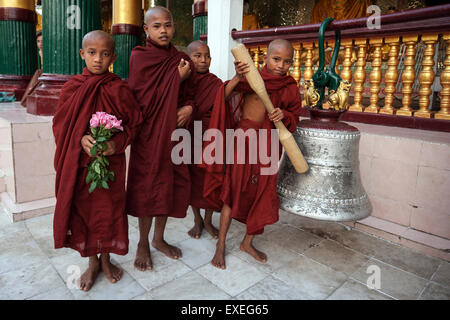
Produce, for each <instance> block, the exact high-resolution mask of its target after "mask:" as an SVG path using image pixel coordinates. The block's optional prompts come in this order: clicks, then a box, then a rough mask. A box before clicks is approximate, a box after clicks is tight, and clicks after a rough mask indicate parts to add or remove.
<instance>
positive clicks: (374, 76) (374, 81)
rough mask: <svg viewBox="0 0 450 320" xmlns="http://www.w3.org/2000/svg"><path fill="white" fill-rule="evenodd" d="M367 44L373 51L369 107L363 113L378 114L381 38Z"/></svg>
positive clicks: (371, 40)
mask: <svg viewBox="0 0 450 320" xmlns="http://www.w3.org/2000/svg"><path fill="white" fill-rule="evenodd" d="M369 43H370V44H371V45H372V46H373V47H374V48H375V49H374V51H373V60H372V72H370V76H369V79H370V105H369V106H368V107H367V108H365V109H364V112H372V113H377V112H378V108H379V107H378V93H379V92H380V82H381V68H380V67H381V46H382V45H383V38H377V39H370V41H369Z"/></svg>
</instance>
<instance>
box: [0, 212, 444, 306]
mask: <svg viewBox="0 0 450 320" xmlns="http://www.w3.org/2000/svg"><path fill="white" fill-rule="evenodd" d="M2 214H3V213H2V212H0V299H68V300H71V299H89V300H90V299H125V300H128V299H136V300H141V299H152V300H153V299H168V300H172V299H196V300H197V299H198V300H202V299H203V300H214V299H244V300H253V299H263V300H265V299H329V300H336V299H339V300H340V299H368V300H369V299H370V300H372V299H377V300H378V299H441V300H449V299H450V264H449V263H448V262H446V261H442V260H439V259H436V258H432V257H429V256H426V255H423V254H421V253H418V252H415V251H413V250H410V249H408V248H404V247H400V246H398V245H396V244H392V243H390V242H387V241H384V240H381V239H378V238H376V237H373V236H371V235H368V234H365V233H362V232H360V231H357V230H350V229H349V227H347V226H344V225H341V224H338V223H331V222H324V221H317V220H311V219H307V218H302V217H299V216H296V215H293V214H290V213H286V212H283V211H280V221H279V222H278V223H276V224H275V225H273V226H271V227H269V228H267V230H266V232H265V233H264V234H263V235H262V236H258V237H257V238H256V239H255V245H256V246H257V247H258V248H260V249H262V250H263V251H264V252H266V254H267V255H268V262H267V263H265V264H263V263H259V262H257V261H255V260H254V259H253V258H251V257H250V256H249V255H247V254H245V253H243V252H241V251H240V250H239V243H240V240H241V238H242V237H243V235H244V232H245V226H244V225H242V224H240V223H239V222H236V221H233V223H232V225H231V227H230V232H229V234H228V238H227V244H228V247H227V255H226V263H227V269H226V270H219V269H216V268H214V267H213V266H212V265H211V264H210V263H209V262H210V260H211V258H212V256H213V254H214V249H215V240H213V239H212V238H211V236H209V235H208V234H207V233H206V232H204V234H203V236H202V238H201V239H198V240H197V239H192V238H190V237H189V236H188V235H187V231H188V230H189V228H190V227H191V226H192V223H193V217H192V214H191V213H190V212H189V213H188V216H187V217H186V218H185V219H183V220H175V219H171V220H169V222H168V225H167V229H166V239H167V240H168V241H169V242H170V243H173V244H176V245H177V246H178V247H180V248H181V249H182V251H183V257H182V258H181V259H179V260H177V261H176V260H172V259H169V258H167V257H166V256H164V255H163V254H161V253H160V252H158V251H156V250H154V249H152V258H153V265H154V270H152V271H146V272H141V271H138V270H136V269H135V268H134V266H133V260H134V253H135V251H136V246H137V241H138V230H137V221H136V219H135V218H132V217H130V228H129V231H130V232H129V234H130V251H129V253H128V254H127V255H126V256H117V255H112V257H113V261H114V263H116V264H118V265H120V266H121V268H122V269H123V270H124V275H123V277H122V279H121V280H120V281H119V282H118V283H116V284H111V283H109V282H108V280H107V279H106V278H105V276H104V275H103V274H100V275H99V277H98V279H97V281H96V283H95V286H94V287H93V288H92V289H91V291H89V292H88V293H85V292H82V291H80V290H78V289H77V288H73V287H72V286H70V284H72V283H73V279H75V278H76V273H75V271H74V269H71V268H73V266H75V267H79V268H80V270H83V269H84V268H86V266H87V260H86V259H82V258H80V256H79V254H78V253H77V252H74V251H72V250H70V249H59V250H54V249H53V239H52V218H53V216H52V215H48V216H43V217H38V218H34V219H30V220H27V221H24V222H18V223H14V224H11V223H9V222H8V220H7V219H5V218H4V216H2ZM218 222H219V214H215V215H214V223H215V225H218ZM373 266H375V268H376V267H378V268H379V270H380V287H379V289H370V288H369V287H368V286H367V283H368V279H369V277H370V276H371V275H372V271H370V270H371V269H370V268H373ZM193 288H196V290H192V289H193ZM199 288H201V290H198V289H199Z"/></svg>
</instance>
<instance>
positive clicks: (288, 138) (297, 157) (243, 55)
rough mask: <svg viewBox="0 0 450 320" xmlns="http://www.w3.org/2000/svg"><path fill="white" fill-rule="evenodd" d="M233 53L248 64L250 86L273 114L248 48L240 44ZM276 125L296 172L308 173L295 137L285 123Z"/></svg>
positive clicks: (262, 82)
mask: <svg viewBox="0 0 450 320" xmlns="http://www.w3.org/2000/svg"><path fill="white" fill-rule="evenodd" d="M231 53H232V54H233V56H234V58H235V59H236V60H239V61H241V62H246V63H247V64H248V66H249V69H250V71H249V72H247V73H246V74H245V77H246V78H247V81H248V84H249V85H250V87H251V88H252V89H253V91H255V93H256V94H257V95H258V97H259V98H260V99H261V101H262V102H263V104H264V106H265V107H266V110H267V112H268V113H270V112H272V110H273V109H274V107H273V104H272V101H271V100H270V98H269V95H268V94H267V90H266V87H265V85H264V81H263V79H262V78H261V75H260V74H259V72H258V70H257V69H256V67H255V65H254V64H253V60H252V58H251V57H250V55H249V54H248V51H247V48H246V47H245V46H244V45H243V44H239V45H238V46H237V47H235V48H233V49H231ZM274 124H275V127H276V128H277V129H278V136H279V139H280V142H281V144H282V145H283V147H284V150H286V154H287V155H288V157H289V160H291V162H292V165H293V166H294V168H295V171H297V172H298V173H303V172H306V171H307V170H308V163H306V160H305V158H304V157H303V154H302V152H301V151H300V148H299V147H298V145H297V142H295V139H294V137H293V136H292V134H291V133H290V132H289V130H288V129H286V127H285V126H284V124H283V122H281V121H277V122H274Z"/></svg>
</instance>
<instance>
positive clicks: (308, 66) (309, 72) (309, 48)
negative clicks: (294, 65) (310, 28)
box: [303, 43, 314, 81]
mask: <svg viewBox="0 0 450 320" xmlns="http://www.w3.org/2000/svg"><path fill="white" fill-rule="evenodd" d="M313 47H314V44H313V43H304V44H303V48H305V50H306V58H305V73H304V74H303V80H304V81H306V80H309V79H312V76H313V74H314V73H313V69H312V65H313V63H312V58H313Z"/></svg>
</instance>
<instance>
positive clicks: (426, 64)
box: [414, 34, 438, 118]
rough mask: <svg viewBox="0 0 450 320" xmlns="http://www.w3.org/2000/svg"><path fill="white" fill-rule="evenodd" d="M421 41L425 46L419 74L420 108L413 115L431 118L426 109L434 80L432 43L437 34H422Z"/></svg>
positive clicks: (434, 42) (433, 43) (435, 39)
mask: <svg viewBox="0 0 450 320" xmlns="http://www.w3.org/2000/svg"><path fill="white" fill-rule="evenodd" d="M421 39H422V42H423V43H425V45H426V47H425V50H424V53H423V61H422V71H421V72H420V75H419V83H420V90H419V95H420V98H419V106H420V109H419V110H418V111H416V112H414V116H415V117H422V118H431V112H430V111H429V110H428V106H429V105H430V95H431V94H432V93H433V92H432V91H431V88H430V87H431V85H432V84H433V81H434V71H433V66H434V45H435V44H436V41H437V39H438V35H437V34H436V35H422V37H421Z"/></svg>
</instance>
